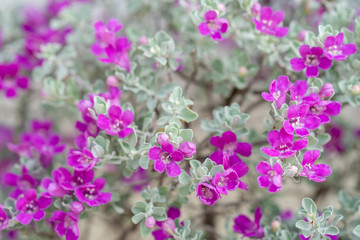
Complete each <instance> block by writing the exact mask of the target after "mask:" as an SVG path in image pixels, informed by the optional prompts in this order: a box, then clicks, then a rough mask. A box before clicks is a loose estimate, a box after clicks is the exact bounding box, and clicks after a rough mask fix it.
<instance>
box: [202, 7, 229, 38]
mask: <svg viewBox="0 0 360 240" xmlns="http://www.w3.org/2000/svg"><path fill="white" fill-rule="evenodd" d="M228 26H229V23H228V20H227V19H225V18H217V12H216V11H213V10H210V11H207V12H206V13H205V22H202V23H200V25H199V27H198V29H199V32H200V33H201V34H202V35H204V36H207V35H209V34H210V37H211V38H212V39H213V40H214V41H222V40H223V38H222V36H221V33H226V31H227V29H228Z"/></svg>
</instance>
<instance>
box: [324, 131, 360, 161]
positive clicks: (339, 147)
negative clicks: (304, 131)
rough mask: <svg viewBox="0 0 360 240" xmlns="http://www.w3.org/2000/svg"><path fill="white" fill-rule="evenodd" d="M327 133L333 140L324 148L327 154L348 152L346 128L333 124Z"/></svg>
mask: <svg viewBox="0 0 360 240" xmlns="http://www.w3.org/2000/svg"><path fill="white" fill-rule="evenodd" d="M326 132H327V133H328V134H330V136H331V139H330V141H329V142H327V143H326V144H325V145H324V148H325V149H326V151H325V152H326V153H329V152H337V153H339V154H342V153H344V152H345V150H346V145H345V134H344V133H345V131H344V127H342V126H341V125H337V124H332V125H331V126H330V127H329V128H327V130H326ZM359 133H360V131H359Z"/></svg>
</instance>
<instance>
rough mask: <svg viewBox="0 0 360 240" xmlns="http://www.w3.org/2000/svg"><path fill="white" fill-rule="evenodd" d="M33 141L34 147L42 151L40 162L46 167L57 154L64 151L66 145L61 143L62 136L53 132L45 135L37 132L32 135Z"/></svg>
mask: <svg viewBox="0 0 360 240" xmlns="http://www.w3.org/2000/svg"><path fill="white" fill-rule="evenodd" d="M31 143H32V146H33V148H34V149H35V150H36V151H38V152H39V153H40V162H41V164H42V166H43V167H44V168H47V167H48V166H49V165H50V164H51V162H52V159H53V157H54V155H55V154H59V153H62V152H63V151H64V150H65V147H66V145H65V144H60V136H59V135H56V134H52V135H50V136H44V135H42V134H39V133H36V134H34V135H33V136H32V139H31Z"/></svg>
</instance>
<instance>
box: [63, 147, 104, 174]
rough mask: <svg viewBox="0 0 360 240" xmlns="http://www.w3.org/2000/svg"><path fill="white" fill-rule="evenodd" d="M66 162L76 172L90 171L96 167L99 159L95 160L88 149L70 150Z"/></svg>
mask: <svg viewBox="0 0 360 240" xmlns="http://www.w3.org/2000/svg"><path fill="white" fill-rule="evenodd" d="M66 162H67V164H68V165H69V166H70V167H72V168H74V169H75V170H76V171H88V170H90V169H93V168H94V167H95V165H96V164H97V163H98V162H99V159H98V158H95V157H94V155H93V154H92V153H91V151H89V150H88V149H86V148H83V149H82V150H79V149H70V151H69V154H68V156H67V158H66Z"/></svg>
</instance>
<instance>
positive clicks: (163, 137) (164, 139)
mask: <svg viewBox="0 0 360 240" xmlns="http://www.w3.org/2000/svg"><path fill="white" fill-rule="evenodd" d="M169 139H170V138H169V136H168V135H167V134H166V133H161V134H160V135H159V136H158V138H157V142H158V144H159V145H161V144H163V143H164V142H168V141H169Z"/></svg>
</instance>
